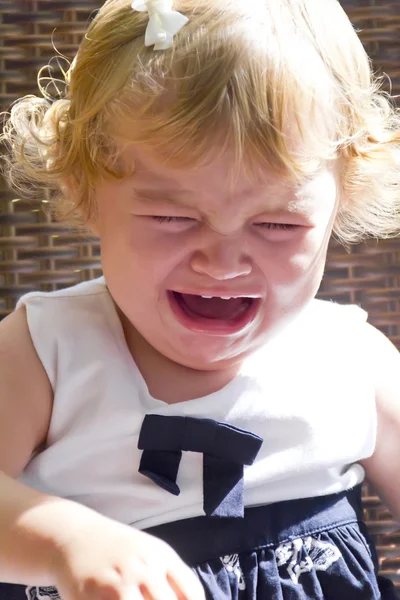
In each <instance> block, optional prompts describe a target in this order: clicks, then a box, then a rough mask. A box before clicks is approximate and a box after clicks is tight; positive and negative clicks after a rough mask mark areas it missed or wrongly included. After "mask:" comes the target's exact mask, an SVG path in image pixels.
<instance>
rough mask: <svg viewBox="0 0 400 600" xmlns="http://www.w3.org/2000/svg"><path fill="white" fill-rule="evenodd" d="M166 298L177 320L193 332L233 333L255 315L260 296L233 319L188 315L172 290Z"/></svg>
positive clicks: (247, 323) (250, 320)
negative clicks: (225, 319)
mask: <svg viewBox="0 0 400 600" xmlns="http://www.w3.org/2000/svg"><path fill="white" fill-rule="evenodd" d="M168 300H169V304H170V306H171V309H172V312H173V313H174V315H175V317H176V319H177V320H178V322H179V323H180V324H181V325H183V326H184V327H185V328H186V329H189V330H190V331H193V332H195V333H206V334H208V335H234V334H237V333H239V332H243V330H244V329H247V328H248V327H249V326H250V325H251V324H252V322H253V321H254V320H255V318H256V317H257V314H258V312H259V309H260V306H261V298H254V299H253V301H252V303H251V305H250V306H249V308H248V309H247V310H246V311H245V312H244V313H243V314H242V315H241V316H240V317H238V318H237V319H235V320H234V321H224V320H222V319H206V318H201V317H198V318H195V317H190V316H189V315H188V314H187V313H186V312H185V311H184V310H183V309H182V307H181V306H180V304H179V302H178V301H177V299H176V298H175V295H174V293H173V292H170V291H168Z"/></svg>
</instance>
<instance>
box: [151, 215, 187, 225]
mask: <svg viewBox="0 0 400 600" xmlns="http://www.w3.org/2000/svg"><path fill="white" fill-rule="evenodd" d="M151 218H152V219H153V220H154V221H157V223H182V222H184V221H194V220H195V219H192V218H191V217H160V216H156V215H152V217H151Z"/></svg>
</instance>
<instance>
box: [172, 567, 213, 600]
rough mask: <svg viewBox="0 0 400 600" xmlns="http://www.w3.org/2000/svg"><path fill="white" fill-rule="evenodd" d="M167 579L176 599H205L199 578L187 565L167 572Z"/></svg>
mask: <svg viewBox="0 0 400 600" xmlns="http://www.w3.org/2000/svg"><path fill="white" fill-rule="evenodd" d="M168 581H169V583H170V586H171V588H172V589H173V590H174V591H175V593H176V595H177V596H178V600H205V593H204V588H203V586H202V585H201V583H200V580H199V578H198V577H197V575H195V574H194V573H193V571H191V570H190V569H189V568H188V567H186V566H185V567H184V568H182V567H179V568H178V569H176V570H174V571H173V572H170V573H168Z"/></svg>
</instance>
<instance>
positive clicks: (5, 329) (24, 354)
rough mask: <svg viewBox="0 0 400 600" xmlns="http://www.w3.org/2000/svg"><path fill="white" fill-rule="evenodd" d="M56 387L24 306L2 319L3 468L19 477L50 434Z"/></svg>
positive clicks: (0, 443)
mask: <svg viewBox="0 0 400 600" xmlns="http://www.w3.org/2000/svg"><path fill="white" fill-rule="evenodd" d="M52 403H53V391H52V388H51V385H50V382H49V380H48V377H47V375H46V372H45V370H44V368H43V366H42V363H41V362H40V360H39V357H38V355H37V353H36V350H35V348H34V346H33V342H32V339H31V336H30V333H29V328H28V323H27V318H26V311H25V308H24V307H22V308H19V309H18V310H16V311H15V312H13V313H12V314H11V315H9V316H8V317H6V318H5V319H4V320H3V321H2V322H1V323H0V470H1V471H4V472H5V473H6V474H7V475H10V476H12V477H17V476H18V475H19V474H20V473H21V471H22V470H23V469H24V467H25V465H26V464H27V463H28V461H29V459H30V458H31V456H32V454H33V453H34V452H35V450H36V449H37V448H38V447H40V446H41V444H42V443H43V442H44V441H45V439H46V436H47V430H48V426H49V422H50V417H51V411H52Z"/></svg>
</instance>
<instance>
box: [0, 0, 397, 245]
mask: <svg viewBox="0 0 400 600" xmlns="http://www.w3.org/2000/svg"><path fill="white" fill-rule="evenodd" d="M130 4H131V2H130V0H108V1H107V2H106V3H105V4H104V5H103V6H102V8H101V9H100V10H99V11H98V13H97V15H96V17H95V19H94V20H93V21H92V23H91V24H90V27H89V29H88V32H87V34H86V35H85V37H84V39H83V40H82V43H81V45H80V47H79V50H78V53H77V55H76V57H75V59H74V61H73V63H72V65H71V67H70V69H69V70H68V72H67V73H66V74H65V94H64V95H63V97H62V98H59V99H50V98H49V96H48V94H47V93H46V90H45V88H43V87H41V84H40V79H39V87H40V88H41V91H42V96H43V97H41V98H40V97H36V96H31V95H29V96H25V97H24V98H21V99H20V100H18V101H17V102H16V103H14V105H13V106H12V107H11V111H10V113H8V114H7V115H6V119H5V123H4V128H3V133H2V135H1V136H0V142H3V143H4V144H5V146H6V147H7V152H6V153H5V155H4V156H3V159H2V160H3V165H2V172H3V175H4V176H5V178H6V180H7V181H8V183H9V184H10V186H11V187H13V188H14V189H15V190H17V191H18V192H19V193H20V194H21V196H23V197H26V198H29V197H40V196H43V195H44V194H45V193H46V192H48V191H49V192H50V193H51V199H52V205H53V210H54V212H55V214H56V216H57V218H58V219H60V220H63V221H66V222H68V223H70V224H73V225H74V226H77V225H80V226H83V227H85V226H87V225H90V224H91V223H93V222H94V221H95V219H96V201H95V200H96V185H97V183H98V181H99V179H101V178H107V179H111V180H115V181H118V180H121V179H123V178H124V177H126V176H127V175H132V174H133V173H134V165H132V164H131V165H126V164H125V163H124V160H123V153H124V150H125V149H126V148H127V147H129V145H132V144H135V145H137V144H146V145H147V146H150V147H151V149H153V150H154V151H156V152H157V153H159V155H160V156H161V157H163V159H164V160H167V162H168V163H169V164H171V165H179V166H193V165H199V164H203V163H205V162H206V161H207V160H209V159H210V158H212V157H213V156H215V153H218V152H219V153H221V154H222V153H223V152H224V151H225V150H226V149H227V148H228V147H229V148H230V149H231V148H233V149H234V156H235V157H236V158H235V164H236V165H239V164H246V166H247V167H248V169H249V172H252V171H257V170H258V169H260V168H261V170H263V169H272V170H274V171H276V172H277V173H280V174H281V175H282V177H289V178H292V179H293V178H294V179H295V180H296V181H297V180H299V181H301V180H302V179H306V178H308V177H309V176H310V175H311V174H312V173H313V172H315V171H316V170H317V169H318V168H320V167H321V165H322V164H326V163H327V162H328V163H329V162H330V161H337V162H338V164H340V167H341V175H340V178H341V201H340V206H339V209H338V213H337V217H336V221H335V224H334V234H335V235H336V236H337V237H338V238H339V239H340V240H341V241H342V242H343V243H345V244H348V243H353V242H358V241H360V240H362V239H364V238H366V237H371V236H372V237H377V238H385V237H389V236H394V235H398V234H399V233H400V186H399V181H400V116H399V113H398V111H397V109H396V108H395V106H394V105H393V104H392V102H391V99H390V97H389V95H388V94H385V93H384V92H383V91H382V90H381V89H380V82H379V81H378V79H376V78H374V76H373V74H372V72H371V66H370V62H369V60H368V57H367V55H366V54H365V51H364V49H363V47H362V45H361V42H360V41H359V39H358V37H357V35H356V33H355V31H354V29H353V27H352V25H351V24H350V22H349V20H348V19H347V17H346V15H345V13H344V11H343V10H342V8H341V7H340V5H339V3H338V2H337V0H282V2H275V1H268V0H252V2H251V3H240V2H239V1H238V0H202V1H201V2H199V0H176V1H175V4H174V7H175V8H176V10H179V11H180V12H182V13H184V14H186V15H187V16H188V17H189V23H188V24H187V25H186V26H185V27H184V28H183V29H182V30H181V31H180V32H179V34H178V35H177V36H176V37H175V40H174V46H173V47H172V48H171V49H170V50H168V51H165V52H156V51H154V50H153V49H152V48H146V47H145V46H144V33H145V29H146V26H147V21H148V17H147V15H146V14H145V13H139V12H136V11H133V10H132V9H131V6H130ZM243 4H245V6H243ZM250 4H251V7H250V6H249V5H250ZM338 30H340V32H341V35H340V36H337V31H338ZM297 142H300V143H297ZM299 148H301V150H299ZM171 149H173V150H172V151H171ZM321 201H323V198H321Z"/></svg>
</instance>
